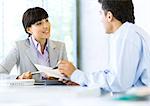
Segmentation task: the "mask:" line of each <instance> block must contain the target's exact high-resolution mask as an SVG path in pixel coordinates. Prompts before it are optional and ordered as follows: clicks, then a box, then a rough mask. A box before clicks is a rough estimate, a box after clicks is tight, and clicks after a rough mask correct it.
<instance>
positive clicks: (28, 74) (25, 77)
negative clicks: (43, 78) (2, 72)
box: [17, 71, 32, 79]
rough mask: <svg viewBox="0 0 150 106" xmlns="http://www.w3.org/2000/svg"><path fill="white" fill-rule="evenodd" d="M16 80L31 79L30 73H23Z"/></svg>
mask: <svg viewBox="0 0 150 106" xmlns="http://www.w3.org/2000/svg"><path fill="white" fill-rule="evenodd" d="M17 79H32V73H31V72H29V71H28V72H25V73H23V74H22V75H20V76H18V78H17Z"/></svg>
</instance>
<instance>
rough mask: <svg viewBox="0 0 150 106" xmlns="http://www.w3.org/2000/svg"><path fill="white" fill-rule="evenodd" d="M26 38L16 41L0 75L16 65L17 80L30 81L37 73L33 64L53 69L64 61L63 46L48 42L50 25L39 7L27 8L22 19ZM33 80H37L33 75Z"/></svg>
mask: <svg viewBox="0 0 150 106" xmlns="http://www.w3.org/2000/svg"><path fill="white" fill-rule="evenodd" d="M22 23H23V26H24V29H25V31H26V33H27V34H28V38H27V39H25V40H21V41H17V42H16V43H15V47H14V48H13V49H12V50H11V51H10V52H9V54H8V55H7V57H6V58H4V60H3V61H2V62H1V64H0V73H8V74H9V73H10V71H11V69H12V68H13V67H14V65H17V68H18V70H19V71H20V75H19V76H18V77H17V78H18V79H31V78H32V74H31V72H34V71H37V69H36V67H35V66H34V64H40V65H44V66H50V67H55V66H56V64H57V62H58V61H59V60H60V59H61V60H62V59H63V60H66V59H67V54H66V48H65V44H64V43H61V42H58V41H52V40H49V37H50V31H51V24H50V22H49V20H48V14H47V12H46V11H45V10H44V9H43V8H40V7H35V8H29V9H28V10H27V11H26V12H25V13H24V14H23V18H22ZM34 78H35V79H36V78H39V76H38V75H35V76H34Z"/></svg>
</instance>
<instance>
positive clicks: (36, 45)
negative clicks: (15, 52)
mask: <svg viewBox="0 0 150 106" xmlns="http://www.w3.org/2000/svg"><path fill="white" fill-rule="evenodd" d="M29 39H30V41H32V42H33V44H34V46H35V47H36V48H38V46H40V44H39V42H37V41H36V40H35V38H34V37H33V36H32V35H31V37H29ZM45 47H46V48H47V47H48V43H47V41H46V46H45Z"/></svg>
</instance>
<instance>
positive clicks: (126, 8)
mask: <svg viewBox="0 0 150 106" xmlns="http://www.w3.org/2000/svg"><path fill="white" fill-rule="evenodd" d="M98 2H99V3H101V4H102V9H103V10H104V11H106V12H107V11H110V12H111V13H112V14H113V16H114V17H115V18H116V19H117V20H119V21H121V22H122V23H125V22H126V21H128V22H131V23H133V24H134V23H135V17H134V6H133V2H132V0H98Z"/></svg>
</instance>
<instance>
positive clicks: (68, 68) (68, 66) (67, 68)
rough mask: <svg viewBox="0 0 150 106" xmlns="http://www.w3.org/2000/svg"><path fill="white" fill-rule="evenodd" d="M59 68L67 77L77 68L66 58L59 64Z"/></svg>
mask: <svg viewBox="0 0 150 106" xmlns="http://www.w3.org/2000/svg"><path fill="white" fill-rule="evenodd" d="M58 70H59V71H60V72H61V73H62V74H64V75H65V76H67V77H70V76H71V75H72V73H73V72H74V71H75V70H76V68H75V66H74V65H73V64H72V63H71V62H69V61H66V60H61V61H60V63H59V65H58Z"/></svg>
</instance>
